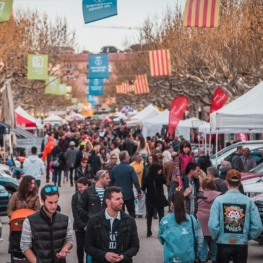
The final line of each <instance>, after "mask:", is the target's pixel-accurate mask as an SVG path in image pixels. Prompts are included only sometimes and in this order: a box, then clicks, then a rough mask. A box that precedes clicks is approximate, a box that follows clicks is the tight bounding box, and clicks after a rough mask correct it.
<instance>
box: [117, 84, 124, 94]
mask: <svg viewBox="0 0 263 263" xmlns="http://www.w3.org/2000/svg"><path fill="white" fill-rule="evenodd" d="M123 91H124V90H123V87H122V85H118V86H116V92H117V93H119V94H120V93H124V92H123Z"/></svg>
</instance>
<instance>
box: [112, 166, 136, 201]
mask: <svg viewBox="0 0 263 263" xmlns="http://www.w3.org/2000/svg"><path fill="white" fill-rule="evenodd" d="M133 184H134V185H135V188H136V189H137V191H138V193H139V194H140V193H141V188H140V186H139V181H138V177H137V175H136V173H135V171H134V169H133V167H132V166H130V165H129V164H128V163H125V162H122V163H120V164H118V165H116V166H114V167H113V169H112V171H111V175H110V185H111V186H112V185H115V186H118V187H120V188H121V189H122V195H123V200H129V199H131V198H132V197H134V195H133Z"/></svg>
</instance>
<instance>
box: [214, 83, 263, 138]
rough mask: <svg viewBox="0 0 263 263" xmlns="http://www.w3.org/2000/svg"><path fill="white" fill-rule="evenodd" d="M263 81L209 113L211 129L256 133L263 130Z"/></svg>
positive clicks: (219, 131)
mask: <svg viewBox="0 0 263 263" xmlns="http://www.w3.org/2000/svg"><path fill="white" fill-rule="evenodd" d="M262 98H263V82H261V83H259V84H258V85H257V86H255V87H254V88H253V89H251V90H250V91H248V92H247V93H245V94H244V95H242V96H241V97H239V98H238V99H236V100H234V101H233V102H231V103H229V104H228V105H226V106H225V107H223V108H222V109H220V110H218V111H215V112H213V113H211V114H210V122H211V130H217V132H218V133H222V131H221V130H230V129H231V130H232V132H237V131H242V132H250V133H257V132H262V131H263V107H262Z"/></svg>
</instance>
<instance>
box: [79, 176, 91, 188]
mask: <svg viewBox="0 0 263 263" xmlns="http://www.w3.org/2000/svg"><path fill="white" fill-rule="evenodd" d="M77 184H84V185H89V186H90V185H91V181H90V180H89V179H88V178H86V177H80V178H79V179H78V180H77Z"/></svg>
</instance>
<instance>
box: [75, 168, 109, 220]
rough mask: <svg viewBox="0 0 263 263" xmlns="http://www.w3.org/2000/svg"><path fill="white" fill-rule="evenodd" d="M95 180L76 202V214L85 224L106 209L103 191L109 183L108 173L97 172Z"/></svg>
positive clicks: (103, 171) (104, 171)
mask: <svg viewBox="0 0 263 263" xmlns="http://www.w3.org/2000/svg"><path fill="white" fill-rule="evenodd" d="M95 180H96V184H95V185H92V186H91V187H89V188H87V189H86V190H85V191H84V192H83V193H82V195H81V197H80V198H79V201H78V214H79V216H80V218H81V219H82V220H83V221H84V222H86V224H87V223H88V221H89V218H90V217H91V216H92V215H95V214H97V213H98V212H100V211H101V210H102V209H104V208H106V204H105V201H104V191H105V188H106V187H107V186H108V185H109V182H110V177H109V173H108V172H107V171H106V170H99V171H98V172H97V173H96V176H95Z"/></svg>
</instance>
